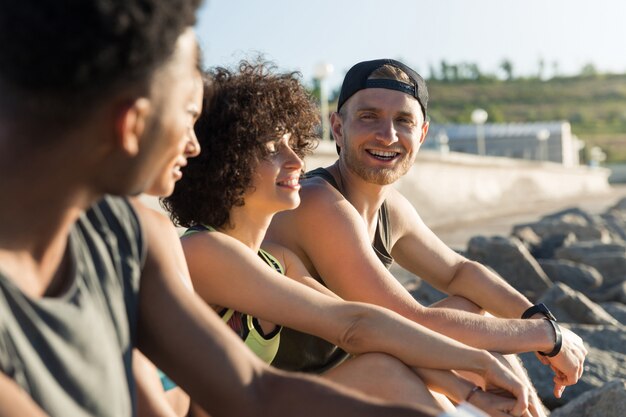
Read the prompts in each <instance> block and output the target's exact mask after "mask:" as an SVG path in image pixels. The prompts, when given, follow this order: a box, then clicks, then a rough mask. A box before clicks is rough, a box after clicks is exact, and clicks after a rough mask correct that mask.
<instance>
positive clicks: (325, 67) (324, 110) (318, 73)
mask: <svg viewBox="0 0 626 417" xmlns="http://www.w3.org/2000/svg"><path fill="white" fill-rule="evenodd" d="M333 71H334V68H333V65H332V64H329V63H326V62H320V63H319V64H317V65H316V66H315V73H314V76H315V79H317V80H318V81H319V85H320V113H321V119H322V139H323V140H329V139H330V129H329V120H328V91H327V87H326V78H328V76H329V75H330V74H332V73H333Z"/></svg>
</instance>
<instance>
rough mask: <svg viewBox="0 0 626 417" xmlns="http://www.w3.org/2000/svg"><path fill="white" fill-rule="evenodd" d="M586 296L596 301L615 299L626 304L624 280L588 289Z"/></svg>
mask: <svg viewBox="0 0 626 417" xmlns="http://www.w3.org/2000/svg"><path fill="white" fill-rule="evenodd" d="M587 296H588V297H589V299H590V300H593V301H595V302H596V303H600V302H607V301H616V302H619V303H622V304H626V282H620V283H619V284H615V285H612V286H610V287H604V286H603V287H601V288H599V289H597V290H592V291H588V292H587Z"/></svg>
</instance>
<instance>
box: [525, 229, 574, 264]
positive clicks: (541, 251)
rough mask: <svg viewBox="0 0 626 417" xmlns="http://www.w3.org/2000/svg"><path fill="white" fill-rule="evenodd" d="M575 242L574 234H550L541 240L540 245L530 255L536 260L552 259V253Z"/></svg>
mask: <svg viewBox="0 0 626 417" xmlns="http://www.w3.org/2000/svg"><path fill="white" fill-rule="evenodd" d="M574 242H577V239H576V235H574V233H571V232H570V233H565V234H563V233H551V234H548V235H546V236H544V237H543V239H541V245H539V247H538V248H537V249H535V251H534V252H531V254H532V255H533V256H534V257H535V258H537V259H550V258H554V252H555V251H556V250H557V249H558V248H561V247H563V246H569V245H571V244H573V243H574Z"/></svg>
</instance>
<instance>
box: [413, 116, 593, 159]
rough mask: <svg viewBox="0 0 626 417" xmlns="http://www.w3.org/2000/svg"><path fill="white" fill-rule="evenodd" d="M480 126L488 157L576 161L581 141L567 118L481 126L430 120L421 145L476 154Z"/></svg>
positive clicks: (428, 147)
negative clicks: (573, 133)
mask: <svg viewBox="0 0 626 417" xmlns="http://www.w3.org/2000/svg"><path fill="white" fill-rule="evenodd" d="M481 129H482V134H483V135H484V136H483V137H484V141H485V142H484V143H485V154H486V155H488V156H503V157H508V158H519V159H531V160H538V161H551V162H557V163H560V164H563V165H565V166H576V165H578V164H579V151H580V143H581V142H580V141H579V140H578V138H577V137H576V136H575V135H572V129H571V126H570V124H569V122H567V121H554V122H536V123H498V124H496V123H486V124H484V125H482V126H477V125H473V124H471V125H456V124H446V125H438V124H432V123H431V125H430V129H429V131H428V137H427V138H426V141H425V143H424V145H423V147H424V148H427V149H439V150H441V151H443V152H446V151H448V150H449V151H452V152H465V153H472V154H477V153H478V152H477V149H478V147H477V145H478V140H477V138H478V137H479V135H481Z"/></svg>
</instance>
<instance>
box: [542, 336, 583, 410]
mask: <svg viewBox="0 0 626 417" xmlns="http://www.w3.org/2000/svg"><path fill="white" fill-rule="evenodd" d="M561 334H562V336H563V345H562V347H561V352H559V354H558V355H556V356H554V357H552V358H549V357H547V356H542V355H537V357H538V358H539V360H540V361H541V363H543V364H544V365H550V368H552V370H553V371H554V373H555V376H554V396H555V397H556V398H561V395H563V391H564V390H565V387H566V386H568V385H574V384H575V383H576V382H578V380H579V379H580V377H581V375H582V374H583V365H584V363H585V357H586V356H587V353H588V352H587V349H586V348H585V345H584V344H583V340H582V339H581V338H580V337H578V335H577V334H575V333H574V332H572V331H571V330H569V329H566V328H564V327H562V326H561Z"/></svg>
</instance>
